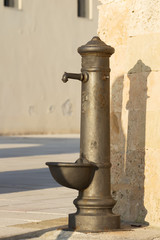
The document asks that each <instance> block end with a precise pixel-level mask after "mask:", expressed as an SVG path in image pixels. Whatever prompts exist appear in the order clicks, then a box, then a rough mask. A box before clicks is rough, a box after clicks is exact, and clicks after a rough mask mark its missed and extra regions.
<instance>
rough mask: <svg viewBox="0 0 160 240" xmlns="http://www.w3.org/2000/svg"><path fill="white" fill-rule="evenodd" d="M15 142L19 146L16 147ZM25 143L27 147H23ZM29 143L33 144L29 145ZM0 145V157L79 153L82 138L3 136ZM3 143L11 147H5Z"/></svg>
mask: <svg viewBox="0 0 160 240" xmlns="http://www.w3.org/2000/svg"><path fill="white" fill-rule="evenodd" d="M15 144H16V145H17V146H18V147H14V145H15ZM21 144H22V147H21ZM24 144H25V145H26V147H23V145H24ZM27 144H28V145H31V146H28V147H27ZM0 145H1V149H0V158H11V157H13V158H14V157H25V156H42V155H52V154H66V153H68V154H69V153H77V152H79V145H80V140H79V138H44V137H42V138H41V137H1V138H0ZM3 145H8V146H9V147H5V148H3ZM12 145H13V147H12ZM32 145H33V146H32ZM34 145H35V146H34Z"/></svg>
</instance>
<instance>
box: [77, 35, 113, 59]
mask: <svg viewBox="0 0 160 240" xmlns="http://www.w3.org/2000/svg"><path fill="white" fill-rule="evenodd" d="M78 53H79V54H81V55H86V54H94V53H95V54H98V53H100V54H103V55H109V56H110V55H112V54H113V53H114V48H112V47H111V46H109V45H107V44H105V43H104V42H103V41H102V40H101V39H100V38H99V37H98V36H95V37H93V38H92V39H91V41H89V42H87V43H86V45H82V46H81V47H79V48H78Z"/></svg>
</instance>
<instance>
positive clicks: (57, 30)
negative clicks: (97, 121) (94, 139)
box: [0, 0, 98, 134]
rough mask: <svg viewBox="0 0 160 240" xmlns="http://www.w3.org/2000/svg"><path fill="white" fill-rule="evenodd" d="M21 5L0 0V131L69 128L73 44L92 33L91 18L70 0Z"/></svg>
mask: <svg viewBox="0 0 160 240" xmlns="http://www.w3.org/2000/svg"><path fill="white" fill-rule="evenodd" d="M21 3H22V10H21V11H18V10H15V9H12V8H6V7H4V6H3V0H0V134H24V133H25V134H28V133H29V134H31V133H72V132H79V127H80V88H81V87H80V82H78V81H73V80H71V81H70V82H69V83H67V84H64V83H62V81H61V78H62V75H63V73H64V71H69V72H77V73H79V72H80V68H81V59H80V55H79V54H78V53H77V48H78V47H79V46H81V45H82V44H85V43H86V42H87V41H88V40H90V39H91V38H92V37H93V36H94V35H96V34H97V25H98V10H97V4H98V0H93V19H86V18H78V17H77V1H75V0H67V1H64V0H21Z"/></svg>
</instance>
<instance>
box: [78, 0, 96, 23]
mask: <svg viewBox="0 0 160 240" xmlns="http://www.w3.org/2000/svg"><path fill="white" fill-rule="evenodd" d="M77 15H78V17H83V18H89V19H91V18H92V0H77Z"/></svg>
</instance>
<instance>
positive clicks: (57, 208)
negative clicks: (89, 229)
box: [0, 135, 160, 240]
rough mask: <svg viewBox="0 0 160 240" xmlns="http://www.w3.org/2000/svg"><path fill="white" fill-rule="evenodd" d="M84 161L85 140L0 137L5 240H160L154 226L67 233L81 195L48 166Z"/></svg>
mask: <svg viewBox="0 0 160 240" xmlns="http://www.w3.org/2000/svg"><path fill="white" fill-rule="evenodd" d="M78 157H79V135H66V136H65V135H59V136H58V135H54V136H15V137H2V136H1V137H0V163H1V165H0V166H1V167H0V240H12V239H13V240H14V239H20V240H23V239H34V240H36V239H37V240H38V239H39V240H40V239H43V240H58V239H59V240H60V239H64V240H65V239H71V240H72V239H76V240H78V239H89V240H92V239H96V240H99V239H100V240H101V239H102V240H105V239H106V240H126V239H127V240H142V239H143V240H160V229H156V228H151V227H143V228H133V227H130V226H129V225H128V226H124V227H123V228H122V229H121V230H119V231H116V232H110V233H92V234H91V233H88V234H84V233H78V232H70V231H64V230H63V229H65V228H66V226H67V215H68V213H71V212H74V211H75V208H74V205H73V203H72V202H73V200H74V199H75V198H76V196H77V191H76V190H71V189H68V188H64V187H61V186H60V185H58V184H57V183H56V182H55V181H54V180H53V178H52V177H51V175H50V173H49V170H48V167H47V166H46V165H45V162H47V161H55V162H57V161H58V162H74V161H75V160H76V159H77V158H78Z"/></svg>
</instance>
